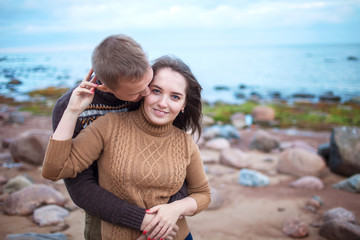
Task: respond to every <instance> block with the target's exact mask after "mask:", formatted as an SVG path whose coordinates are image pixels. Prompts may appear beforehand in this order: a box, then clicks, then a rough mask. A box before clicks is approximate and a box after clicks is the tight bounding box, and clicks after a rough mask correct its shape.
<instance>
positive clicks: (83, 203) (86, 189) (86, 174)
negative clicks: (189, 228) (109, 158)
mask: <svg viewBox="0 0 360 240" xmlns="http://www.w3.org/2000/svg"><path fill="white" fill-rule="evenodd" d="M70 95H71V91H69V92H68V93H66V94H65V95H64V96H63V97H62V98H60V99H59V100H58V101H57V103H56V105H55V107H54V110H53V114H52V124H53V130H55V129H56V127H57V125H58V124H59V121H60V119H61V117H62V115H63V112H64V111H65V109H66V107H67V103H68V100H69V98H70ZM78 132H80V130H75V133H74V137H75V136H76V135H77V134H78ZM64 181H65V185H66V188H67V190H68V192H69V195H70V197H71V199H72V200H73V201H74V203H75V204H76V205H77V206H79V207H80V208H82V209H84V210H85V211H86V212H87V213H88V214H90V215H93V216H96V217H98V218H100V219H101V220H103V221H106V222H109V223H112V224H117V225H119V224H121V225H124V226H127V227H131V228H134V229H140V227H141V224H142V221H143V219H144V216H145V209H143V208H140V207H138V206H136V205H132V204H129V203H127V202H126V201H124V200H122V199H120V198H118V197H116V196H115V195H113V194H112V193H111V192H109V191H107V190H105V189H103V188H102V187H100V186H99V185H98V182H97V165H96V162H95V163H94V164H93V165H92V166H91V167H90V168H88V169H87V170H85V171H83V172H82V173H80V174H78V175H77V177H76V178H68V179H65V180H64Z"/></svg>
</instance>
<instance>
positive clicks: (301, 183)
mask: <svg viewBox="0 0 360 240" xmlns="http://www.w3.org/2000/svg"><path fill="white" fill-rule="evenodd" d="M290 186H291V187H295V188H304V189H312V190H321V189H323V188H324V183H323V181H321V179H320V178H318V177H314V176H304V177H301V178H299V179H297V180H295V181H293V182H291V183H290Z"/></svg>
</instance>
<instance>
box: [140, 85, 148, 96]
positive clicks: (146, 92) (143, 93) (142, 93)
mask: <svg viewBox="0 0 360 240" xmlns="http://www.w3.org/2000/svg"><path fill="white" fill-rule="evenodd" d="M140 94H141V96H143V97H146V96H148V95H149V94H150V88H149V87H146V88H145V89H144V91H142V92H141V93H140Z"/></svg>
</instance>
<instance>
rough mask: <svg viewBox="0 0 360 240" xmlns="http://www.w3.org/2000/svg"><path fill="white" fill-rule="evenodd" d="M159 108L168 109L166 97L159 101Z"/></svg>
mask: <svg viewBox="0 0 360 240" xmlns="http://www.w3.org/2000/svg"><path fill="white" fill-rule="evenodd" d="M158 104H159V106H160V107H162V108H165V107H167V103H166V97H165V96H163V97H162V98H161V99H159V103H158Z"/></svg>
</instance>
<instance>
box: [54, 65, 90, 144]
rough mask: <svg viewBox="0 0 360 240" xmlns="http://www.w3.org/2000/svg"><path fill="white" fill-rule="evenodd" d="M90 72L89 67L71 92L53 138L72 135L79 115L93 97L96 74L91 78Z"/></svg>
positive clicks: (59, 138) (65, 138) (58, 138)
mask: <svg viewBox="0 0 360 240" xmlns="http://www.w3.org/2000/svg"><path fill="white" fill-rule="evenodd" d="M92 73H93V70H92V69H90V71H89V72H88V74H87V75H86V76H85V78H84V80H83V81H82V82H81V83H80V85H79V86H78V87H77V88H75V89H74V91H73V92H72V94H71V97H70V100H69V103H68V106H67V108H66V109H65V111H64V113H63V115H62V117H61V120H60V122H59V125H58V126H57V128H56V130H55V132H54V134H53V136H52V138H53V139H54V140H68V139H70V138H71V137H72V136H73V134H74V129H75V124H76V121H77V119H78V117H79V115H80V114H81V113H82V112H83V111H84V110H85V109H86V107H87V106H89V104H90V103H91V102H92V100H93V98H94V91H95V88H96V87H97V84H95V83H94V82H95V81H96V76H95V77H93V79H91V74H92Z"/></svg>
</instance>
